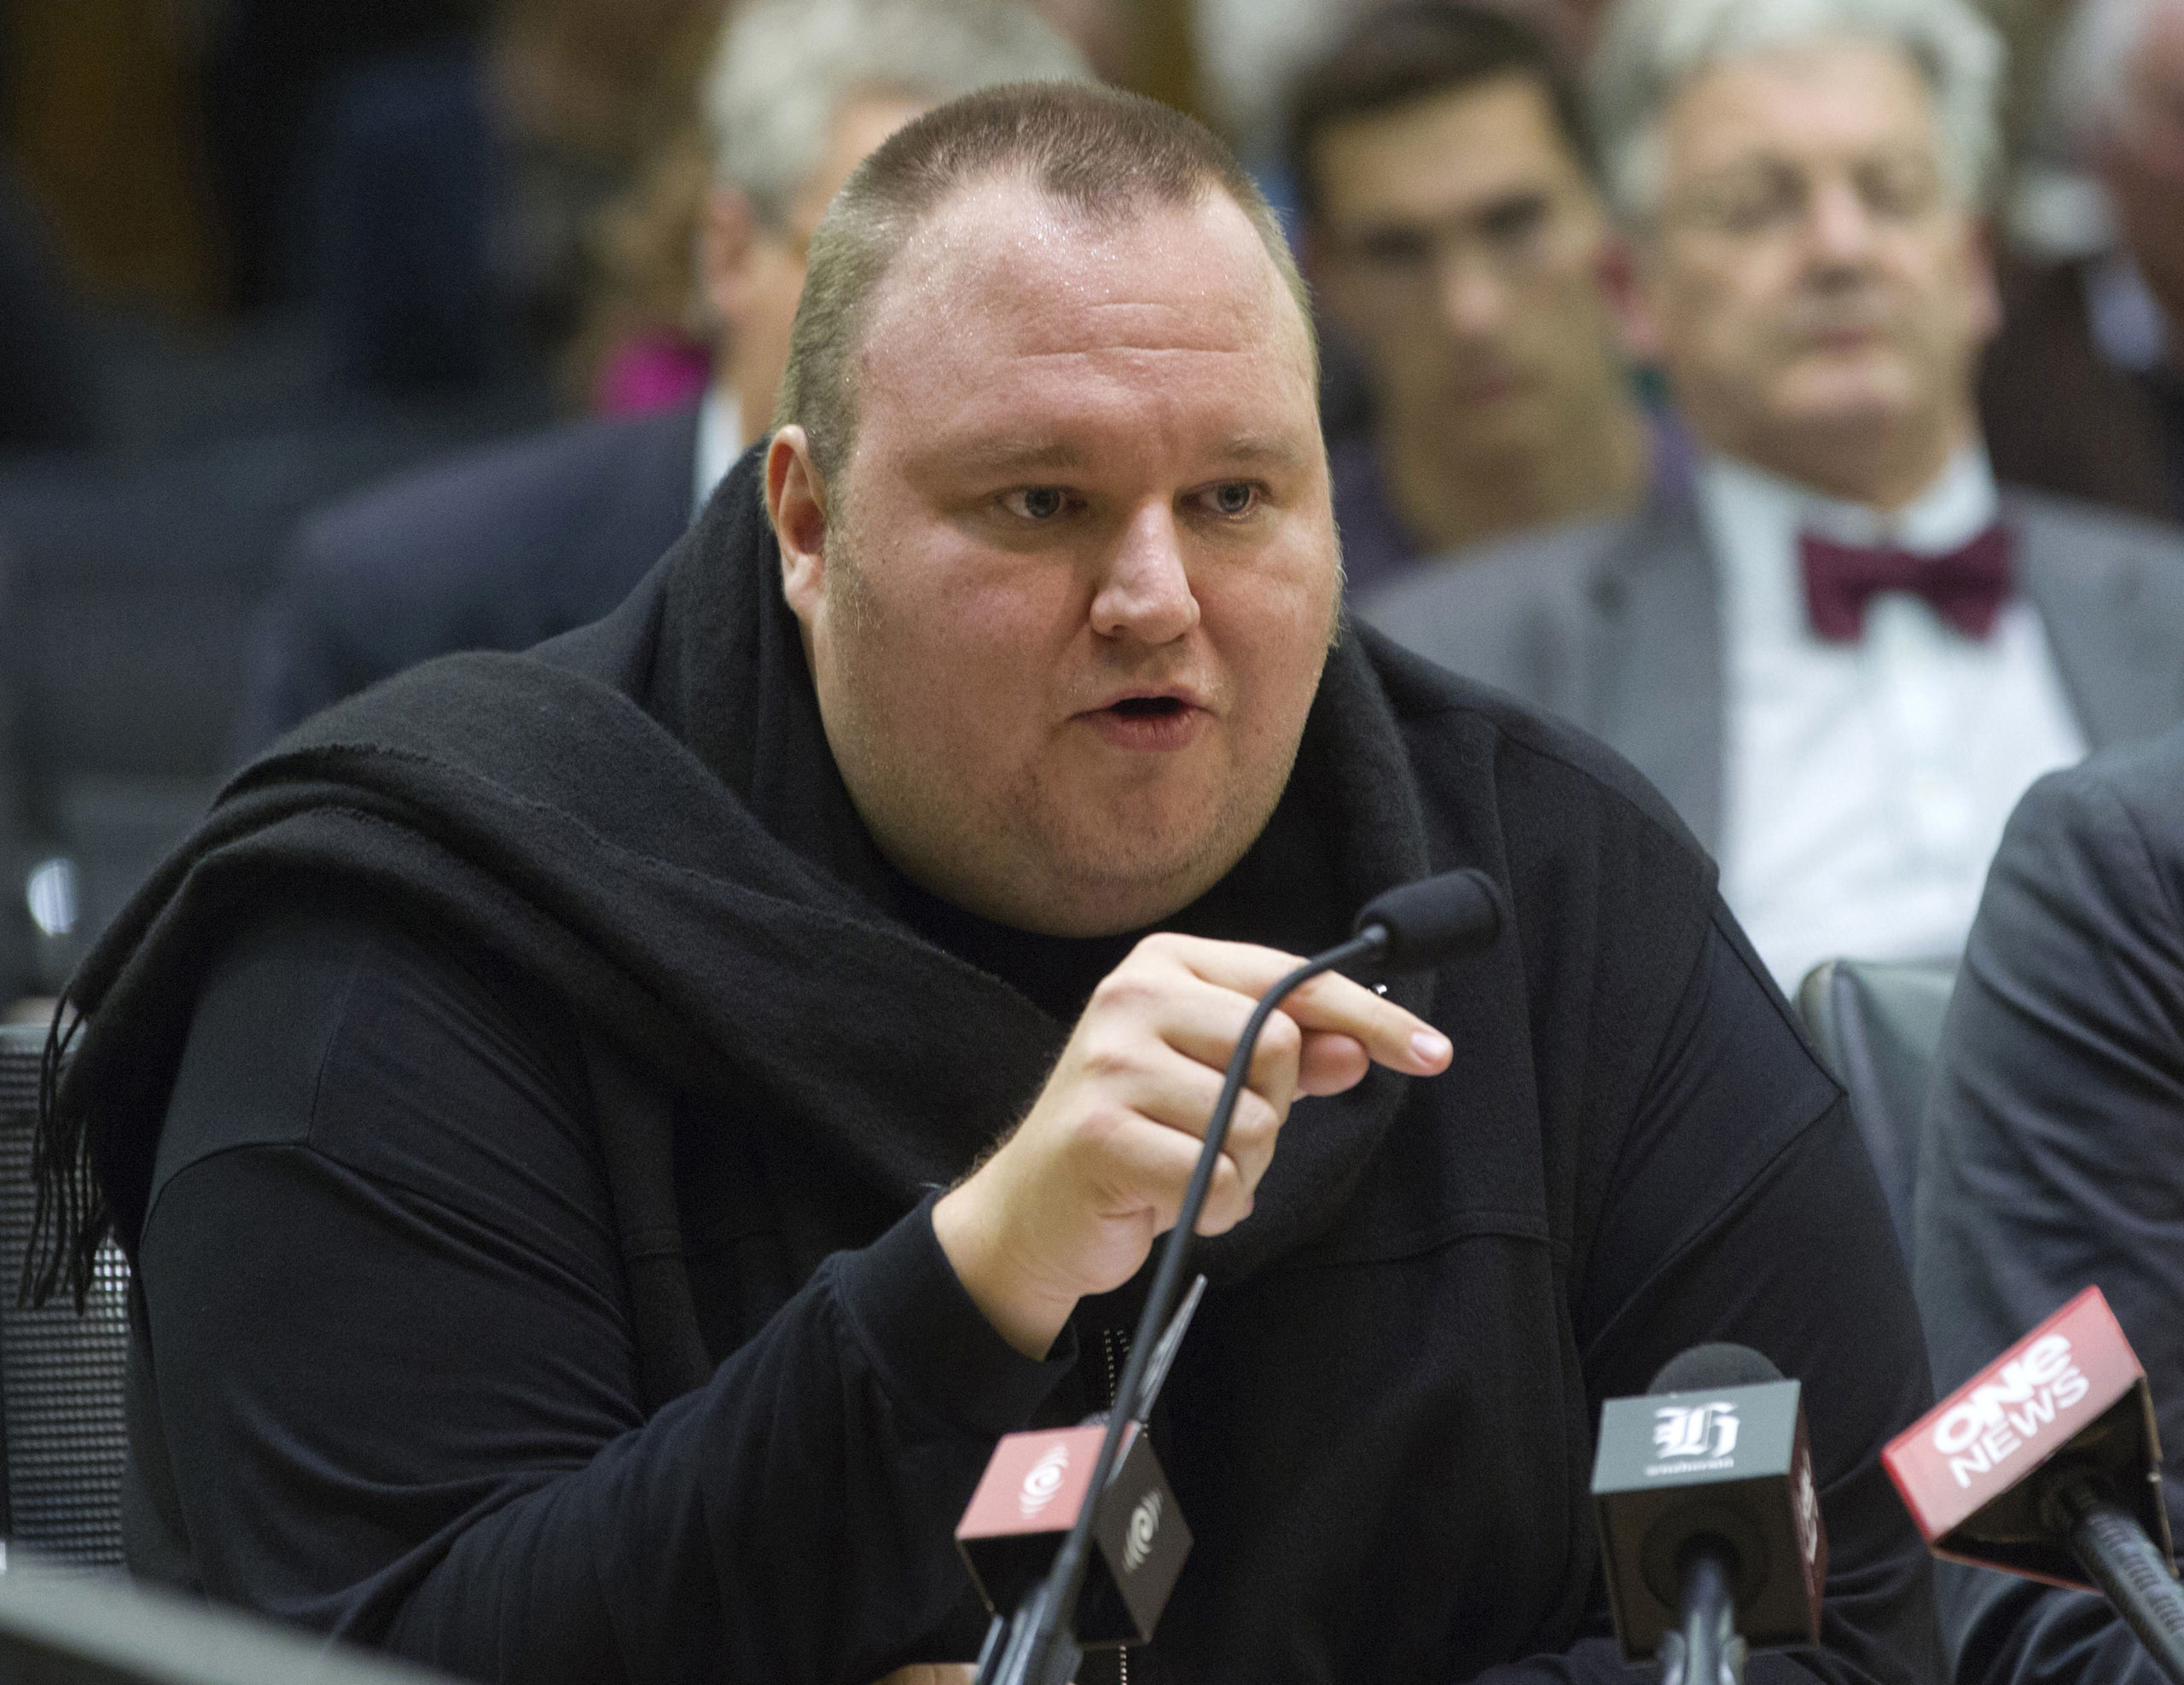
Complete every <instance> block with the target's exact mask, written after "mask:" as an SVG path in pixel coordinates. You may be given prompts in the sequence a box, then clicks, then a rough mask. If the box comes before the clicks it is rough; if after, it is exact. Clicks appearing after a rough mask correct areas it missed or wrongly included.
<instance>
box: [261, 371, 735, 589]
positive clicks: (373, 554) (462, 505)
mask: <svg viewBox="0 0 2184 1685" xmlns="http://www.w3.org/2000/svg"><path fill="white" fill-rule="evenodd" d="M696 441H697V412H696V411H695V410H691V409H682V410H669V411H664V412H662V413H660V414H658V415H642V416H636V417H631V418H621V417H618V418H613V419H609V420H603V421H580V422H576V423H572V424H571V425H569V426H566V427H556V428H554V429H552V430H551V431H549V432H546V433H534V434H530V435H527V436H525V437H523V438H520V439H510V440H506V441H503V442H502V443H500V444H491V445H486V446H483V447H480V448H479V449H477V450H470V451H467V452H465V453H463V454H462V455H461V456H454V457H451V458H449V459H447V460H445V461H444V462H436V463H433V464H430V465H428V466H427V467H424V468H418V469H415V470H413V471H411V472H410V473H408V474H403V475H401V476H399V477H398V478H397V479H392V480H387V481H383V482H381V483H380V484H379V485H374V486H370V487H368V488H367V489H366V490H364V491H360V492H358V493H357V494H355V495H353V496H351V497H346V498H344V499H342V500H341V501H340V502H339V503H334V504H331V505H329V506H328V507H327V508H324V509H322V510H320V511H318V512H317V513H316V514H313V515H312V516H311V517H309V518H308V519H307V520H306V522H305V526H304V527H303V529H302V532H301V536H300V541H299V547H298V548H299V557H300V559H301V560H300V565H301V566H303V567H306V568H308V569H311V570H313V571H317V572H323V573H333V574H340V575H351V576H354V575H358V574H364V575H370V574H376V573H380V572H410V571H412V570H414V569H416V568H419V567H426V568H429V567H433V565H434V564H435V563H436V562H439V561H460V562H461V563H462V565H465V566H472V567H474V566H479V565H481V564H482V563H483V562H485V561H487V560H488V559H490V558H491V557H492V556H494V555H500V554H508V555H528V554H535V552H536V550H537V547H538V545H539V544H540V543H541V541H542V540H546V541H557V540H559V539H561V538H562V537H565V536H567V535H569V534H571V532H572V524H573V526H575V527H578V528H580V529H581V530H583V531H584V532H585V533H586V534H587V536H591V535H595V536H596V537H598V538H600V539H601V540H605V541H607V542H612V541H613V531H614V529H616V528H617V527H618V526H619V528H621V529H622V530H623V531H624V532H627V535H628V537H629V539H630V543H633V544H635V545H636V547H637V548H639V549H648V550H649V551H650V555H648V557H647V558H646V559H647V560H648V561H649V560H650V559H651V556H652V555H658V554H659V551H660V550H662V549H665V547H666V545H667V544H668V543H671V542H672V541H673V539H674V537H675V535H676V534H677V532H680V531H681V530H682V527H683V525H684V523H685V522H686V521H687V519H688V514H689V501H690V497H691V492H692V488H693V485H694V474H695V451H696ZM610 510H611V511H612V513H613V515H614V516H615V517H617V519H615V520H608V519H606V518H605V517H606V515H607V512H608V511H610ZM644 514H650V515H652V516H653V519H652V520H650V521H645V520H636V521H634V522H632V521H631V520H630V517H632V516H633V515H640V516H641V515H644ZM655 537H657V538H658V542H657V543H655V542H653V540H654V538H655Z"/></svg>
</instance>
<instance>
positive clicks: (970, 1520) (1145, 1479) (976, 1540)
mask: <svg viewBox="0 0 2184 1685" xmlns="http://www.w3.org/2000/svg"><path fill="white" fill-rule="evenodd" d="M1128 1432H1129V1434H1130V1438H1128V1439H1127V1440H1126V1441H1125V1442H1124V1451H1123V1454H1122V1458H1121V1460H1120V1461H1118V1462H1117V1463H1116V1465H1115V1472H1114V1473H1113V1474H1112V1475H1111V1476H1110V1477H1109V1478H1108V1481H1107V1490H1106V1491H1105V1492H1104V1493H1103V1494H1102V1495H1101V1498H1100V1508H1099V1512H1098V1514H1096V1515H1095V1516H1094V1518H1093V1522H1092V1545H1093V1548H1092V1553H1091V1560H1089V1563H1088V1564H1087V1565H1086V1571H1085V1578H1084V1590H1083V1596H1082V1597H1081V1598H1080V1600H1079V1601H1078V1603H1077V1618H1076V1621H1075V1624H1074V1628H1073V1634H1074V1636H1075V1639H1076V1641H1077V1645H1078V1646H1079V1647H1081V1648H1083V1649H1087V1650H1091V1649H1099V1648H1102V1647H1108V1646H1112V1645H1117V1644H1146V1643H1150V1642H1151V1641H1152V1639H1153V1628H1154V1626H1155V1625H1156V1624H1158V1623H1159V1619H1160V1612H1161V1611H1162V1610H1163V1609H1164V1608H1165V1607H1167V1603H1168V1594H1169V1593H1170V1592H1171V1591H1173V1590H1174V1589H1176V1576H1177V1575H1179V1574H1181V1573H1182V1571H1183V1559H1184V1557H1186V1556H1188V1554H1190V1548H1191V1530H1190V1527H1189V1525H1188V1524H1187V1523H1186V1522H1185V1521H1184V1519H1183V1512H1182V1508H1181V1507H1180V1506H1178V1505H1177V1503H1176V1494H1175V1492H1174V1490H1172V1489H1171V1488H1170V1486H1169V1485H1168V1478H1167V1476H1166V1475H1165V1474H1163V1473H1161V1472H1160V1463H1159V1459H1158V1458H1156V1457H1155V1456H1154V1455H1153V1444H1152V1441H1151V1440H1150V1439H1149V1438H1147V1436H1146V1435H1145V1434H1143V1433H1141V1432H1138V1431H1137V1430H1136V1428H1134V1427H1133V1428H1131V1429H1130V1430H1128ZM1106 1437H1107V1429H1106V1428H1105V1427H1104V1426H1083V1427H1057V1428H1047V1429H1035V1430H1033V1431H1031V1432H1027V1433H1008V1434H1004V1435H1002V1439H1001V1443H1000V1444H996V1446H995V1447H994V1450H993V1456H992V1458H991V1460H990V1461H988V1463H987V1464H986V1472H985V1474H984V1475H983V1476H982V1477H981V1478H980V1479H979V1485H978V1490H976V1491H974V1492H973V1493H972V1495H971V1502H970V1505H969V1507H968V1508H966V1509H965V1510H964V1512H963V1519H962V1520H961V1523H959V1524H958V1525H957V1526H956V1549H957V1550H959V1551H961V1553H962V1556H963V1561H964V1564H965V1566H967V1567H968V1568H969V1569H970V1571H971V1583H972V1584H973V1585H974V1586H976V1587H977V1588H978V1590H979V1595H980V1596H981V1597H983V1598H985V1601H986V1607H988V1608H990V1609H991V1610H992V1611H993V1612H995V1613H996V1614H1002V1615H1008V1614H1013V1613H1014V1612H1015V1611H1016V1609H1017V1607H1018V1606H1019V1603H1020V1602H1021V1601H1022V1600H1023V1598H1024V1595H1025V1593H1026V1592H1028V1591H1029V1590H1031V1588H1032V1587H1033V1586H1034V1585H1036V1584H1037V1583H1038V1582H1040V1581H1041V1580H1043V1579H1044V1578H1046V1577H1047V1574H1048V1571H1049V1570H1050V1569H1051V1568H1052V1567H1053V1566H1054V1557H1055V1554H1057V1553H1058V1552H1059V1551H1060V1549H1061V1542H1062V1539H1063V1537H1065V1536H1066V1534H1067V1533H1068V1531H1069V1530H1070V1528H1071V1526H1072V1525H1073V1524H1074V1523H1075V1521H1076V1519H1077V1512H1078V1511H1079V1510H1080V1509H1081V1508H1083V1506H1084V1504H1085V1503H1086V1502H1088V1501H1089V1496H1090V1492H1091V1485H1092V1465H1093V1463H1094V1462H1095V1461H1097V1460H1098V1458H1099V1455H1100V1442H1101V1439H1103V1438H1106Z"/></svg>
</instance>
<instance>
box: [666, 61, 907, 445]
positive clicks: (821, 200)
mask: <svg viewBox="0 0 2184 1685" xmlns="http://www.w3.org/2000/svg"><path fill="white" fill-rule="evenodd" d="M925 110H926V107H925V106H923V105H921V104H920V103H918V102H915V101H914V100H911V99H909V98H906V97H904V96H902V95H899V94H888V93H871V94H864V95H860V96H857V97H855V98H853V99H850V100H846V101H845V102H843V103H842V104H841V106H840V107H838V108H837V109H836V111H835V113H834V124H833V126H832V127H831V129H830V130H829V131H828V145H827V154H826V156H825V157H824V158H823V159H822V160H820V164H819V167H818V168H817V169H816V170H815V171H813V172H812V174H811V178H810V180H809V181H807V182H806V183H804V190H803V191H802V192H801V193H799V195H797V198H796V200H795V202H794V203H793V205H791V206H789V208H788V214H787V220H786V221H785V222H784V223H783V224H781V226H780V227H778V228H776V227H775V226H773V225H772V224H769V223H764V222H761V221H759V220H758V219H757V218H755V217H754V216H753V215H752V210H751V206H750V202H749V200H746V199H745V198H744V196H743V195H741V193H739V192H737V191H736V190H735V189H733V188H723V189H717V191H716V194H715V196H714V202H713V205H712V208H711V212H710V215H709V218H708V225H707V229H706V245H707V250H706V288H707V290H708V292H709V293H710V295H711V297H712V302H713V307H714V310H715V311H716V312H717V314H718V315H719V317H720V318H721V322H722V324H723V328H724V329H725V332H726V336H727V345H726V346H725V352H726V356H725V357H724V358H723V363H724V365H725V372H726V373H727V375H728V376H729V380H730V381H731V383H732V384H733V386H734V387H735V396H736V398H737V399H738V401H739V402H740V403H741V406H742V410H743V427H744V432H745V433H746V435H750V436H755V435H756V434H757V433H759V432H760V431H762V430H763V429H764V427H765V426H766V424H767V423H768V422H770V421H772V419H773V415H774V397H775V393H776V392H779V391H780V389H781V372H782V371H783V370H784V369H787V367H788V341H789V331H790V329H791V328H793V327H794V326H795V325H796V304H797V300H798V299H799V298H800V297H801V296H802V295H803V293H804V258H805V254H806V253H808V252H809V251H810V247H811V235H812V233H813V231H814V230H816V229H817V228H818V226H819V219H820V218H822V216H824V215H825V214H826V212H827V206H828V202H829V201H830V200H833V198H834V195H835V194H836V193H837V192H839V190H840V189H841V185H842V183H844V182H845V181H847V180H848V179H849V178H850V171H852V170H854V169H856V168H857V166H858V165H859V164H861V163H863V161H864V160H865V159H866V157H867V156H868V155H869V154H872V153H873V152H874V151H876V150H878V149H879V147H880V142H882V141H884V140H886V138H887V137H889V136H890V135H892V134H893V133H894V132H895V131H896V130H897V129H899V128H901V127H902V126H903V125H904V124H906V123H908V122H909V121H910V120H911V119H913V118H915V117H917V116H919V115H921V113H923V112H924V111H925Z"/></svg>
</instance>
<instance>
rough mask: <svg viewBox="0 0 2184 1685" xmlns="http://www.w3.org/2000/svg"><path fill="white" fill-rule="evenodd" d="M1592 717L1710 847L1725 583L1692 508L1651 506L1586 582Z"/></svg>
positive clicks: (1715, 815) (1717, 778) (1598, 730)
mask: <svg viewBox="0 0 2184 1685" xmlns="http://www.w3.org/2000/svg"><path fill="white" fill-rule="evenodd" d="M1587 589H1588V596H1589V603H1588V608H1589V626H1590V630H1591V642H1592V645H1593V648H1592V649H1591V651H1590V652H1589V654H1590V659H1589V660H1588V661H1587V662H1586V663H1585V671H1587V673H1588V674H1589V676H1590V684H1589V689H1588V692H1587V694H1586V699H1585V708H1584V723H1585V725H1586V726H1587V728H1588V729H1590V730H1591V731H1592V732H1594V734H1595V735H1598V736H1600V738H1602V739H1604V740H1605V741H1606V742H1607V743H1608V744H1609V746H1610V747H1612V748H1614V749H1615V750H1616V751H1617V752H1618V753H1620V754H1622V755H1623V757H1624V758H1626V759H1627V760H1629V762H1630V763H1631V764H1632V765H1634V766H1635V767H1636V768H1637V769H1638V770H1640V771H1641V772H1642V773H1644V774H1645V775H1646V776H1647V778H1648V779H1650V780H1651V781H1653V785H1654V787H1656V788H1658V790H1659V791H1660V793H1662V794H1663V795H1664V796H1665V797H1667V798H1668V800H1669V804H1670V806H1672V807H1674V808H1675V809H1676V811H1677V812H1678V813H1679V814H1681V815H1682V817H1683V822H1684V823H1686V824H1687V825H1688V826H1690V827H1691V829H1692V832H1693V834H1694V835H1696V836H1697V837H1698V839H1699V841H1700V842H1701V843H1702V844H1703V845H1705V847H1706V848H1707V849H1708V850H1709V851H1718V849H1719V847H1720V845H1721V828H1722V752H1723V749H1722V743H1723V732H1722V707H1723V704H1724V700H1725V691H1726V687H1725V685H1724V683H1723V679H1722V615H1721V605H1720V593H1719V587H1718V586H1717V584H1716V579H1715V572H1714V565H1713V561H1712V559H1711V557H1710V556H1709V555H1708V554H1707V551H1706V545H1705V538H1704V537H1703V535H1702V534H1701V532H1700V530H1699V519H1698V514H1697V511H1696V508H1695V507H1694V506H1693V503H1691V502H1690V500H1689V499H1688V498H1687V497H1682V498H1676V499H1673V500H1664V501H1662V502H1658V503H1654V504H1652V505H1650V506H1649V507H1648V508H1647V510H1646V512H1645V513H1644V514H1641V516H1640V517H1639V518H1638V519H1637V520H1635V521H1633V522H1632V523H1631V526H1630V528H1629V534H1628V536H1627V537H1625V538H1624V539H1623V540H1622V541H1621V542H1620V543H1617V544H1615V545H1613V546H1612V547H1611V548H1610V549H1608V551H1607V552H1606V554H1605V555H1603V556H1602V557H1601V558H1600V562H1599V563H1598V565H1597V566H1596V567H1595V568H1594V572H1593V575H1592V577H1591V578H1590V579H1589V581H1588V582H1587Z"/></svg>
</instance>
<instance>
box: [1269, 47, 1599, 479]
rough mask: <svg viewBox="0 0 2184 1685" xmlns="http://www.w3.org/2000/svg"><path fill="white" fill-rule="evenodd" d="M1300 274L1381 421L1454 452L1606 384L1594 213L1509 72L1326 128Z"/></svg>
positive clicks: (1541, 117)
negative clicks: (1336, 328) (1354, 358)
mask: <svg viewBox="0 0 2184 1685" xmlns="http://www.w3.org/2000/svg"><path fill="white" fill-rule="evenodd" d="M1313 160H1314V166H1315V179H1316V182H1317V183H1318V185H1319V189H1320V208H1319V212H1318V214H1317V216H1316V221H1315V225H1314V227H1313V230H1312V236H1311V253H1312V270H1313V276H1314V279H1315V280H1316V282H1318V284H1319V287H1320V292H1321V298H1322V299H1323V300H1324V301H1325V303H1326V305H1327V308H1328V310H1329V311H1330V313H1331V314H1332V315H1333V317H1335V319H1336V320H1338V321H1339V322H1342V323H1343V324H1344V326H1345V327H1346V328H1349V329H1350V332H1351V333H1352V334H1355V335H1356V336H1357V338H1358V339H1359V340H1360V341H1361V342H1362V344H1363V346H1365V347H1366V350H1367V352H1368V356H1369V357H1370V359H1371V363H1372V367H1373V375H1374V386H1375V387H1376V389H1377V391H1378V393H1379V397H1380V410H1381V413H1382V415H1383V417H1384V418H1385V424H1386V425H1389V426H1391V427H1397V428H1408V429H1417V430H1425V432H1426V433H1427V434H1428V435H1429V436H1430V437H1432V439H1435V440H1437V441H1438V448H1437V450H1436V452H1435V454H1437V455H1443V456H1448V457H1449V458H1452V459H1454V458H1462V457H1467V456H1476V455H1481V454H1486V455H1498V454H1502V453H1504V452H1507V451H1508V450H1525V449H1531V450H1546V449H1551V448H1553V446H1554V439H1555V436H1556V434H1557V433H1558V432H1559V431H1560V423H1561V421H1562V420H1563V418H1564V417H1565V415H1566V413H1567V411H1568V410H1569V408H1570V406H1571V404H1573V403H1584V404H1594V403H1597V402H1599V401H1600V398H1599V394H1600V391H1601V389H1602V387H1603V386H1609V385H1612V383H1613V381H1615V380H1616V379H1617V378H1618V375H1617V374H1616V372H1615V356H1614V352H1613V351H1612V342H1611V330H1610V326H1609V317H1608V312H1607V309H1606V303H1605V300H1604V299H1603V297H1602V294H1601V291H1600V262H1601V255H1602V249H1603V243H1604V241H1605V237H1606V225H1605V222H1604V219H1603V217H1602V215H1601V211H1600V202H1599V200H1598V199H1597V197H1596V196H1595V195H1594V192H1593V189H1592V187H1591V184H1590V183H1589V181H1588V180H1587V179H1586V177H1585V174H1584V172H1583V170H1582V169H1581V168H1580V167H1579V166H1578V163H1577V159H1576V158H1575V157H1574V156H1573V155H1572V154H1571V150H1570V148H1569V146H1568V145H1567V144H1566V143H1565V142H1564V140H1563V139H1562V137H1561V135H1560V131H1558V130H1557V129H1556V127H1555V124H1554V110H1553V107H1551V105H1550V104H1549V102H1548V96H1547V94H1546V92H1545V90H1542V88H1541V87H1540V85H1539V84H1538V83H1537V82H1536V81H1534V80H1533V79H1532V78H1530V77H1527V76H1521V75H1511V76H1506V77H1502V78H1496V79H1494V80H1491V81H1489V82H1484V83H1481V84H1476V85H1473V86H1471V87H1467V88H1461V89H1458V90H1454V91H1452V92H1449V93H1443V94H1435V95H1432V96H1427V97H1426V98H1424V99H1420V100H1418V101H1415V102H1412V103H1410V104H1408V105H1403V106H1399V107H1396V108H1395V109H1393V110H1391V111H1387V112H1384V113H1376V114H1374V115H1373V116H1369V117H1362V118H1354V119H1349V120H1347V121H1344V122H1340V123H1337V124H1333V125H1330V126H1329V127H1328V128H1327V130H1326V131H1325V132H1324V133H1323V134H1322V135H1321V137H1320V138H1319V140H1318V142H1316V147H1315V148H1314V154H1313Z"/></svg>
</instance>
